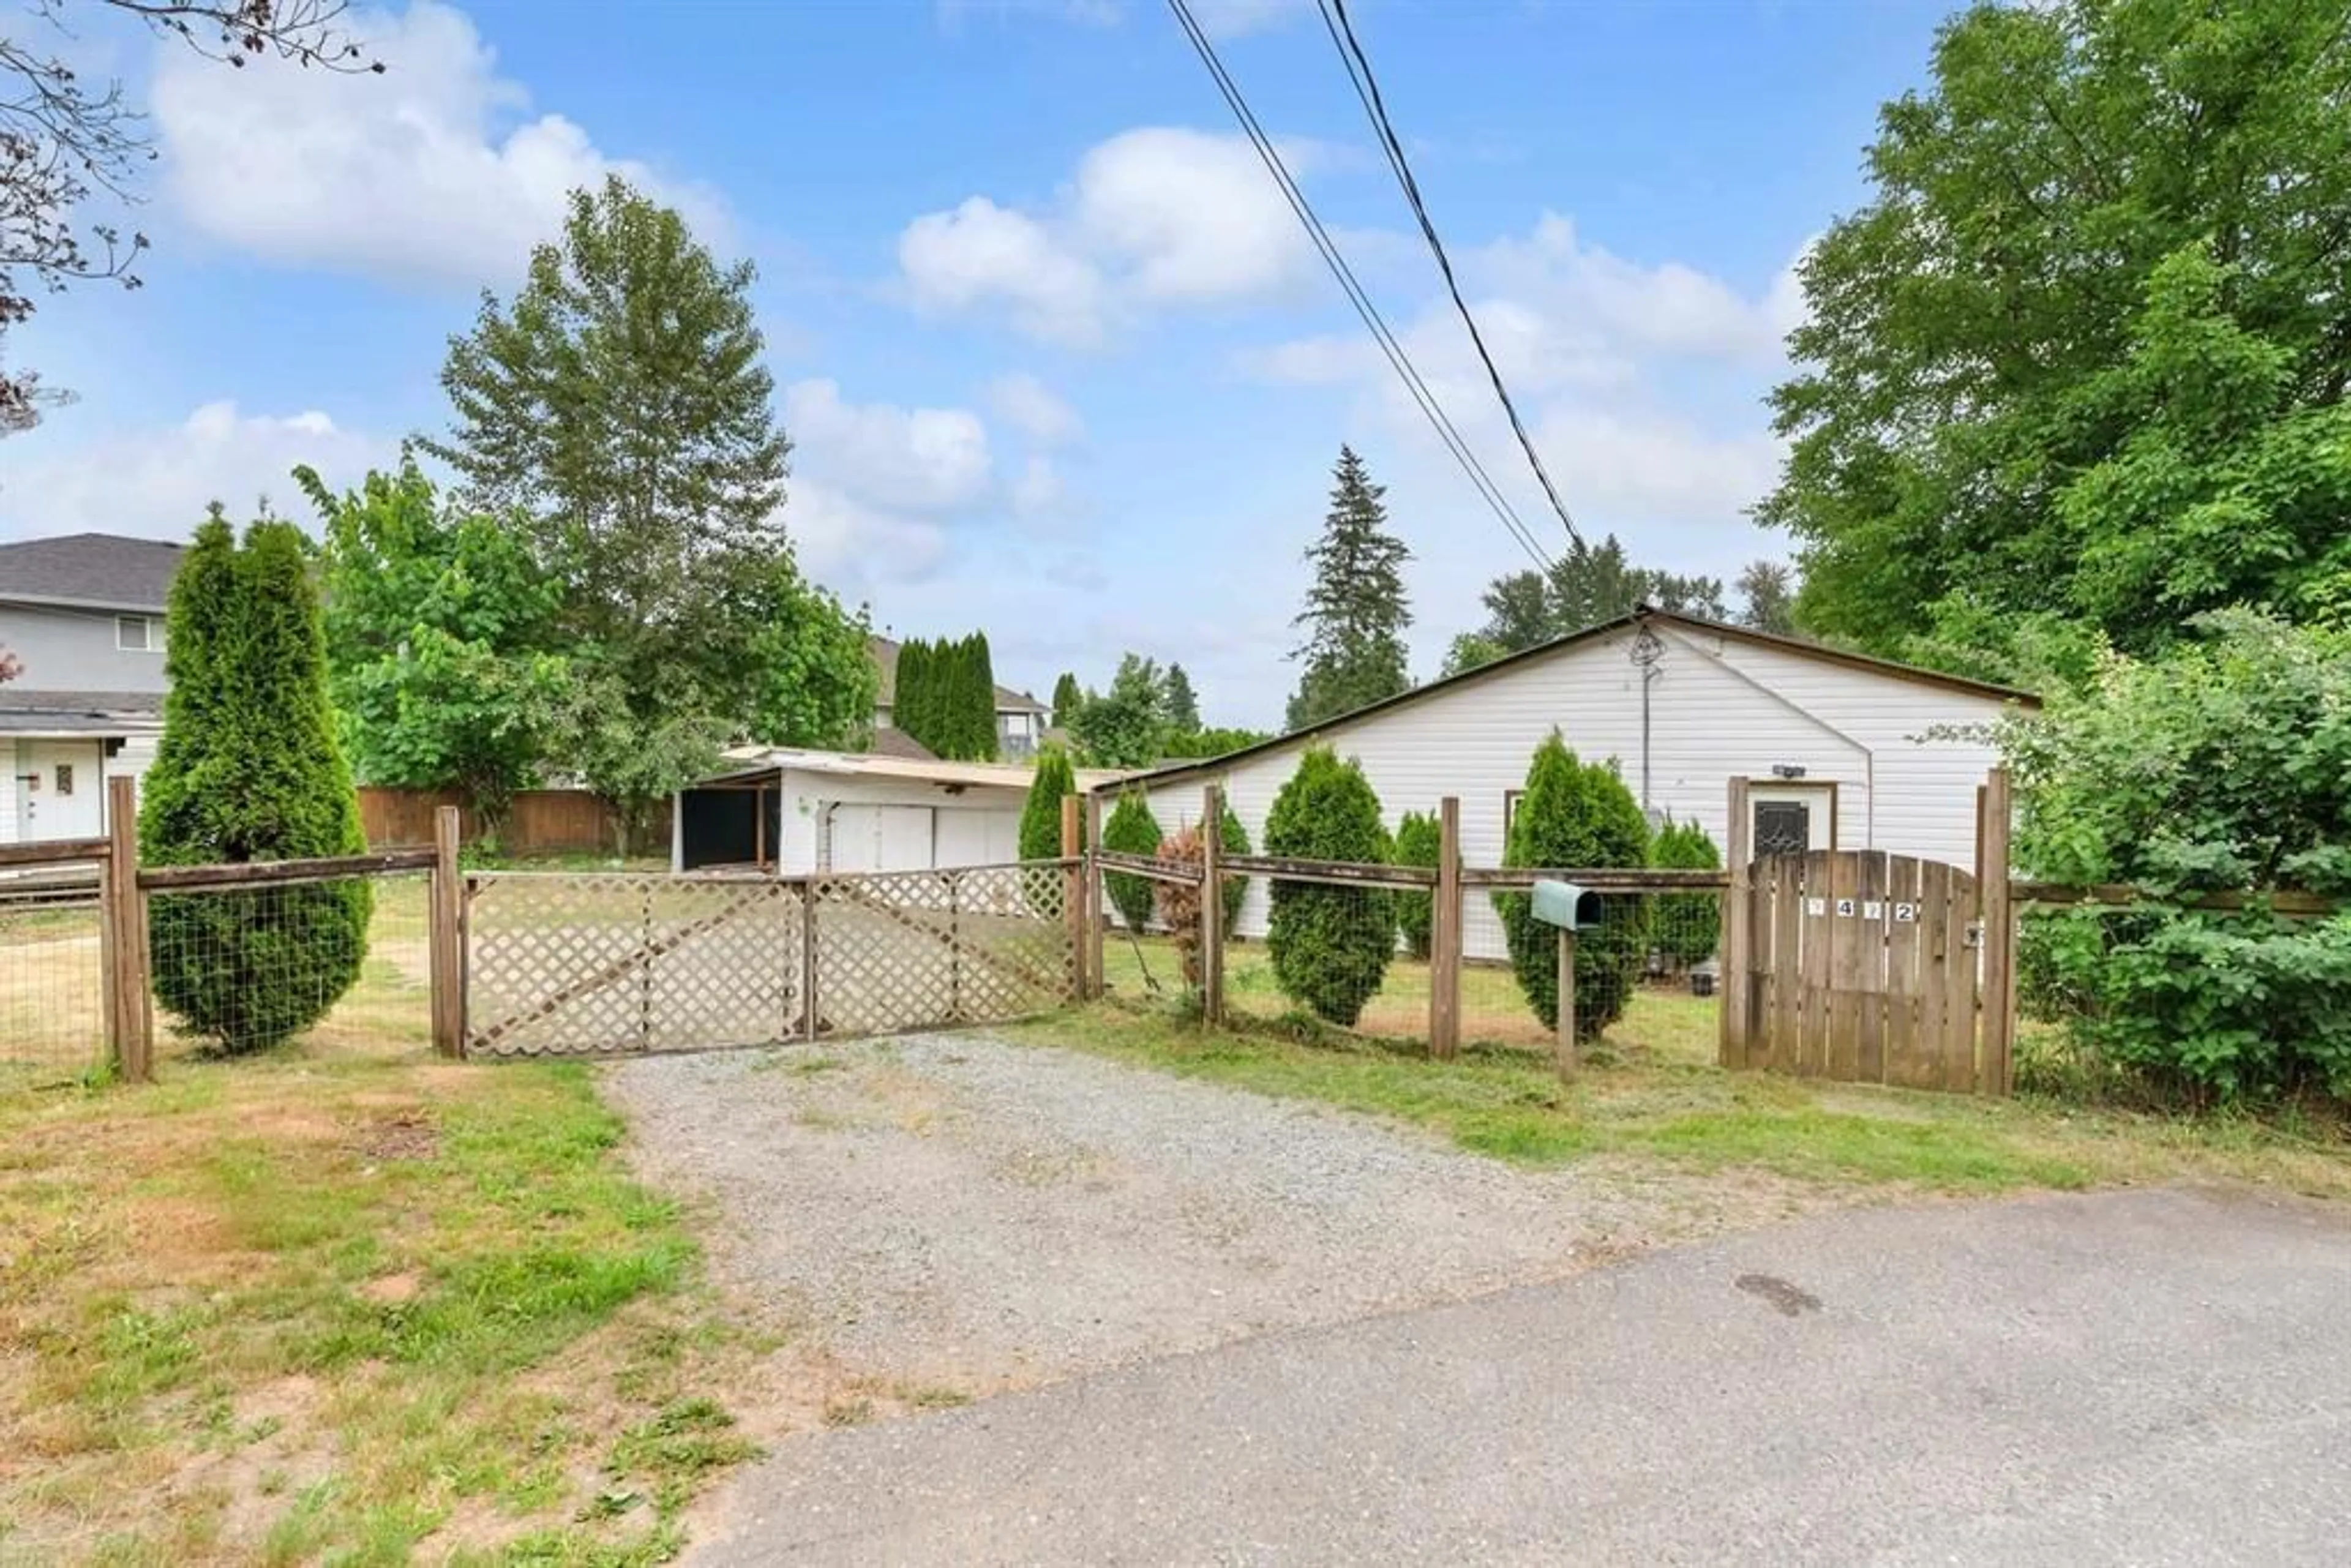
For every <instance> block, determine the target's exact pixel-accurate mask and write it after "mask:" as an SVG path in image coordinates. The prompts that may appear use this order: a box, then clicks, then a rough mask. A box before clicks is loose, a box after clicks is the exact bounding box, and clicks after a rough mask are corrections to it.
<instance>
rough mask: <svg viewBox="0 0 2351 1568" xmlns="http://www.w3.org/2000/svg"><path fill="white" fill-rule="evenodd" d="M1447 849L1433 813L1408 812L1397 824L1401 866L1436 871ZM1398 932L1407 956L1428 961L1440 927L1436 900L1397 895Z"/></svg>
mask: <svg viewBox="0 0 2351 1568" xmlns="http://www.w3.org/2000/svg"><path fill="white" fill-rule="evenodd" d="M1443 848H1444V834H1443V832H1442V831H1440V830H1439V829H1438V827H1437V818H1436V816H1435V815H1434V814H1433V813H1431V812H1426V811H1406V812H1405V814H1404V816H1403V818H1402V819H1401V820H1400V821H1397V823H1396V831H1395V862H1396V864H1398V865H1418V866H1429V867H1434V866H1435V865H1436V864H1437V855H1438V854H1439V853H1440V852H1442V851H1443ZM1395 906H1396V929H1397V930H1398V931H1399V932H1401V933H1402V934H1403V936H1404V945H1405V950H1406V951H1407V952H1409V953H1411V955H1412V956H1414V957H1416V958H1426V957H1427V956H1428V946H1429V942H1430V939H1431V937H1432V936H1434V934H1435V928H1436V924H1437V899H1436V896H1435V895H1434V894H1426V893H1399V894H1396V895H1395Z"/></svg>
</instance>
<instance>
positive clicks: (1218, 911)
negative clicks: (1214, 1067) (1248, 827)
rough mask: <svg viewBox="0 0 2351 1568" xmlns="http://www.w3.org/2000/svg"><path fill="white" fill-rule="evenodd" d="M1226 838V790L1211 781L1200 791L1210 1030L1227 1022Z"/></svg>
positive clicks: (1205, 1014) (1203, 992) (1205, 1011)
mask: <svg viewBox="0 0 2351 1568" xmlns="http://www.w3.org/2000/svg"><path fill="white" fill-rule="evenodd" d="M1224 839H1225V792H1224V790H1223V789H1221V788H1220V787H1218V786H1217V785H1214V784H1210V785H1207V786H1205V787H1204V788H1203V789H1201V791H1200V1020H1201V1021H1202V1022H1203V1023H1205V1024H1207V1026H1208V1027H1209V1028H1210V1029H1215V1028H1217V1026H1219V1025H1221V1024H1222V1023H1223V1022H1224V1021H1225V885H1224V881H1223V879H1222V877H1220V876H1219V875H1218V874H1217V868H1218V867H1219V866H1221V865H1222V864H1223V863H1224V859H1225V845H1224Z"/></svg>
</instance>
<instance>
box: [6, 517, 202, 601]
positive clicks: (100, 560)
mask: <svg viewBox="0 0 2351 1568" xmlns="http://www.w3.org/2000/svg"><path fill="white" fill-rule="evenodd" d="M182 553H183V551H182V548H181V547H180V546H178V545H175V544H167V543H165V542H164V541H163V540H161V539H134V538H127V537H125V536H123V535H121V534H60V535H58V536H57V538H47V539H19V540H17V541H16V542H15V543H13V544H0V600H5V601H14V602H16V603H20V604H75V605H88V606H91V607H94V608H99V609H105V610H144V611H148V612H153V613H161V612H162V609H163V601H164V600H165V598H166V597H167V596H168V595H169V594H170V592H171V589H172V574H173V573H175V572H177V571H178V570H180V557H181V554H182Z"/></svg>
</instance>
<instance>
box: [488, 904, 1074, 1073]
mask: <svg viewBox="0 0 2351 1568" xmlns="http://www.w3.org/2000/svg"><path fill="white" fill-rule="evenodd" d="M1069 881H1070V877H1069V868H1068V864H1067V863H1066V862H1043V863H1038V864H1025V865H1001V866H973V867H964V868H957V869H954V870H946V871H913V872H885V873H873V874H870V875H867V874H861V875H826V876H819V877H781V878H778V877H745V876H727V875H711V876H695V875H684V876H676V875H634V874H605V873H581V874H574V873H513V872H486V873H475V874H474V875H472V876H471V877H469V878H467V880H466V885H465V925H464V929H465V1049H466V1051H467V1052H468V1053H469V1054H477V1055H488V1056H596V1055H611V1054H616V1053H636V1052H643V1051H698V1050H708V1049H712V1048H715V1047H726V1046H751V1045H771V1044H778V1043H781V1042H785V1041H790V1040H822V1039H828V1038H841V1037H847V1036H852V1035H869V1034H889V1033H899V1032H904V1031H906V1030H921V1029H944V1028H954V1027H956V1026H959V1025H967V1024H978V1023H991V1022H1002V1021H1006V1020H1008V1019H1017V1018H1025V1017H1029V1016H1033V1015H1035V1014H1037V1013H1040V1012H1045V1011H1048V1010H1050V1009H1052V1008H1055V1007H1058V1006H1060V1005H1061V1004H1062V1003H1063V1002H1066V1001H1068V1000H1069V999H1071V998H1072V997H1073V996H1074V995H1075V994H1076V984H1077V982H1076V964H1077V944H1076V941H1075V939H1074V932H1073V928H1072V925H1071V922H1070V921H1069V920H1068V919H1067V918H1066V916H1065V910H1066V906H1067V904H1066V900H1067V887H1068V884H1069Z"/></svg>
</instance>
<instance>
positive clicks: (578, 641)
mask: <svg viewBox="0 0 2351 1568" xmlns="http://www.w3.org/2000/svg"><path fill="white" fill-rule="evenodd" d="M752 276H753V274H752V268H751V265H750V264H749V263H748V262H739V263H737V264H736V265H734V266H732V267H721V266H720V265H719V264H718V263H717V262H716V260H715V259H713V257H712V256H711V254H710V252H709V250H708V249H707V248H705V246H703V245H702V244H700V243H699V242H698V241H697V240H696V239H695V237H694V235H693V234H692V232H691V231H690V230H689V229H688V228H687V226H686V224H685V220H684V218H683V217H681V216H680V215H679V214H677V213H676V212H674V211H673V210H672V209H670V208H667V207H664V206H662V205H660V204H657V203H654V202H652V201H649V200H647V199H646V198H645V197H643V195H640V194H639V193H636V192H635V191H633V190H632V189H631V188H630V187H629V186H628V184H627V183H625V182H623V181H622V180H621V179H619V178H618V177H614V178H611V179H609V180H607V181H606V183H604V184H603V185H602V186H601V188H600V189H597V190H594V191H588V190H581V191H576V192H574V193H572V195H571V200H570V207H569V215H568V217H567V219H566V222H565V224H564V228H563V233H562V235H561V237H560V238H559V239H558V240H556V241H552V242H550V243H549V244H546V245H542V246H539V247H538V249H537V250H535V251H534V252H533V253H532V255H531V258H530V268H529V272H528V277H527V279H526V281H525V282H524V284H523V286H522V288H521V290H520V291H519V292H518V293H517V295H516V296H515V298H513V299H512V300H511V301H501V300H500V299H499V298H497V297H496V295H493V294H488V293H485V294H484V295H483V297H482V303H481V308H480V311H479V314H478V315H477V317H476V319H475V324H474V329H473V330H472V331H470V332H468V333H465V334H464V335H461V336H459V337H456V338H453V339H452V340H450V343H449V352H448V358H447V361H446V362H445V363H444V366H443V369H442V373H441V382H442V386H443V388H444V390H445V391H446V392H447V393H448V395H449V398H450V401H451V402H452V404H453V405H454V413H455V419H454V422H453V424H452V426H451V429H450V431H449V433H448V434H447V435H446V436H445V437H444V438H442V439H438V440H430V441H426V442H425V443H424V446H425V447H426V449H427V450H428V451H430V452H431V453H433V454H434V455H435V456H437V457H439V458H441V459H442V460H443V461H444V462H445V463H447V464H448V465H449V466H450V467H451V468H452V469H454V470H455V472H456V474H457V476H458V478H459V481H460V483H461V486H462V488H463V492H464V494H465V497H466V498H467V499H468V500H469V501H471V502H472V503H473V504H475V505H476V506H479V507H484V508H486V509H488V510H491V511H493V512H495V513H496V514H498V515H500V516H512V517H517V518H520V519H521V520H522V526H523V527H524V528H526V529H527V530H528V533H529V536H530V539H531V544H532V553H533V555H534V557H535V558H536V559H538V563H539V565H540V567H541V568H542V570H545V571H547V572H548V573H549V575H550V576H552V577H553V578H554V579H555V580H557V581H558V582H559V583H561V584H562V587H563V599H562V605H561V609H560V612H559V624H560V626H561V629H562V631H563V632H564V633H565V635H566V637H567V640H568V641H569V643H571V644H572V645H573V646H575V647H576V648H578V649H579V650H580V652H581V656H582V657H584V658H586V659H588V660H589V661H590V663H591V664H592V665H593V669H592V670H591V671H590V674H591V676H592V678H593V679H594V681H595V683H596V685H597V687H598V689H599V691H600V692H601V694H603V695H605V696H607V697H609V698H612V699H615V700H617V701H619V702H620V704H621V705H622V706H621V714H620V716H619V717H621V718H622V720H623V721H624V722H626V723H628V724H633V725H634V726H636V727H639V728H641V729H643V731H645V732H646V733H647V734H649V735H651V734H655V733H663V734H674V733H677V732H679V731H681V730H698V729H703V728H716V729H717V730H720V731H724V732H726V733H729V734H735V733H745V732H747V729H748V727H749V724H750V721H751V719H752V718H753V716H755V715H756V714H758V712H759V710H760V709H761V707H762V706H763V704H764V703H766V702H768V700H769V694H768V693H767V692H766V691H765V690H764V689H763V688H764V687H765V686H766V685H768V671H766V670H764V669H762V668H760V667H759V666H758V664H756V663H755V662H753V661H752V660H750V659H748V658H747V657H746V656H745V651H746V650H745V639H744V637H743V636H742V634H741V633H742V627H741V626H740V625H739V623H737V622H734V621H733V620H732V619H731V616H732V615H733V613H734V612H735V611H736V610H737V608H738V607H739V605H740V604H741V602H742V601H744V600H745V599H747V598H757V597H758V594H759V592H760V591H761V590H762V588H763V586H768V585H772V583H773V582H774V580H775V576H776V573H777V572H778V570H779V569H778V562H779V561H781V560H786V559H789V542H788V541H787V539H786V537H785V534H784V529H783V525H782V523H781V521H780V520H779V519H780V513H779V508H780V507H781V506H782V504H783V499H784V476H785V460H786V457H787V455H788V454H789V443H788V442H787V441H786V440H785V437H784V434H783V432H782V431H781V430H779V429H778V428H777V425H776V422H775V415H774V412H773V409H772V406H771V400H772V394H773V392H774V383H773V381H772V379H771V378H770V377H769V375H768V371H767V368H766V366H765V364H764V362H763V359H764V354H765V345H764V343H763V342H762V340H761V338H760V335H759V330H758V326H757V325H756V324H755V319H754V316H753V311H752V306H751V300H750V287H751V282H752ZM862 656H863V655H862V650H861V651H860V652H859V654H858V657H859V658H862ZM575 711H576V712H581V713H583V716H585V717H586V719H587V721H588V725H589V728H590V729H591V730H597V731H601V730H602V729H603V728H605V727H608V725H609V724H610V722H611V719H612V718H613V717H614V716H611V715H607V714H603V713H593V714H588V713H586V712H585V710H581V709H577V708H575ZM567 745H568V746H569V747H570V748H571V749H572V750H573V751H575V752H577V753H580V755H581V757H582V758H584V757H585V755H587V754H589V753H591V752H592V753H597V754H599V755H609V748H608V747H606V746H605V744H604V742H603V740H602V739H601V737H600V736H598V735H596V734H590V733H587V732H584V731H583V732H582V733H580V734H579V735H577V736H575V737H573V738H572V739H571V740H569V742H567ZM697 750H698V748H694V747H686V748H670V747H662V748H653V749H649V751H648V753H647V755H648V756H649V757H660V758H667V759H670V760H673V761H680V762H683V761H684V759H685V758H688V757H690V756H693V755H695V754H696V753H697ZM604 776H605V777H606V778H608V779H623V778H625V779H627V780H628V785H627V787H628V788H629V789H632V791H644V790H650V791H651V792H652V795H653V796H657V795H659V794H663V793H666V791H667V790H668V789H671V788H674V787H675V786H676V785H678V784H681V783H684V782H685V781H686V779H685V778H684V777H669V776H665V775H662V774H658V773H653V772H649V771H647V770H646V769H645V768H642V767H630V768H620V769H611V768H607V769H605V770H604ZM651 798H652V796H649V795H644V794H636V795H632V797H631V800H630V801H629V802H627V803H626V804H629V805H632V806H633V807H637V808H642V806H643V805H644V804H645V803H646V802H647V801H648V800H650V799H651Z"/></svg>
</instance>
